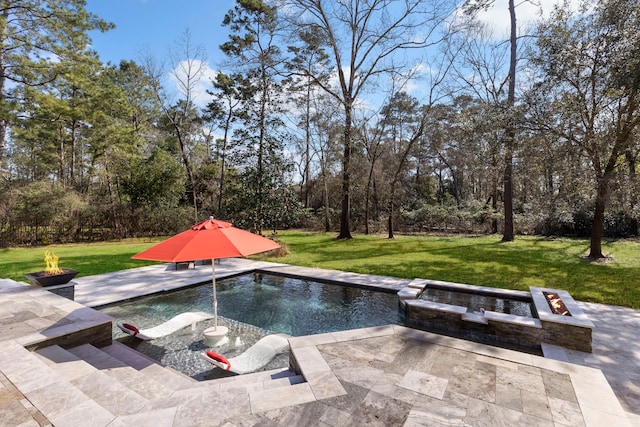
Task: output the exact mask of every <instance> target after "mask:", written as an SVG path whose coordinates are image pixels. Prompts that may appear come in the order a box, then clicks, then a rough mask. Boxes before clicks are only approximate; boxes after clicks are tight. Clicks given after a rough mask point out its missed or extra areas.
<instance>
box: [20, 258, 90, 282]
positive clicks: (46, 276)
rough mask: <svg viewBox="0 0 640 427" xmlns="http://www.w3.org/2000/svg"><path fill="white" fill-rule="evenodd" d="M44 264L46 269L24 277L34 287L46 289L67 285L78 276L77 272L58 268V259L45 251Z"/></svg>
mask: <svg viewBox="0 0 640 427" xmlns="http://www.w3.org/2000/svg"><path fill="white" fill-rule="evenodd" d="M44 262H45V264H46V268H45V269H44V270H43V271H37V272H35V273H27V274H25V275H24V277H26V278H27V279H29V280H31V281H32V282H33V283H34V284H36V285H40V286H43V287H46V286H56V285H64V284H65V283H69V282H70V281H71V279H73V278H74V277H76V275H77V274H78V272H77V271H75V270H71V269H69V268H59V267H58V257H57V256H56V255H54V254H53V253H52V252H50V251H46V252H45V253H44Z"/></svg>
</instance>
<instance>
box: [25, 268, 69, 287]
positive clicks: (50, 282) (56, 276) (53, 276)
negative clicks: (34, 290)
mask: <svg viewBox="0 0 640 427" xmlns="http://www.w3.org/2000/svg"><path fill="white" fill-rule="evenodd" d="M77 275H78V272H77V271H76V270H71V269H68V268H62V269H60V273H47V272H46V271H38V272H35V273H28V274H25V275H24V277H26V278H27V279H29V280H31V281H32V282H33V283H34V284H36V285H40V286H55V285H64V284H65V283H69V282H70V281H71V279H73V278H74V277H76V276H77Z"/></svg>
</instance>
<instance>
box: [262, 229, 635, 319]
mask: <svg viewBox="0 0 640 427" xmlns="http://www.w3.org/2000/svg"><path fill="white" fill-rule="evenodd" d="M280 239H281V240H282V241H283V242H284V243H286V244H287V246H288V248H289V250H290V252H291V254H290V255H289V256H287V257H286V258H279V259H269V260H270V261H276V262H284V263H288V264H295V265H304V266H312V267H319V268H327V269H336V270H346V271H353V272H357V273H364V274H376V275H383V276H393V277H402V278H407V279H413V278H428V279H436V280H444V281H450V282H458V283H468V284H472V285H481V286H492V287H497V288H505V289H518V290H524V291H528V290H529V286H539V287H550V288H557V289H564V290H567V291H569V293H571V295H572V296H573V297H574V298H576V299H578V300H583V301H591V302H600V303H605V304H615V305H623V306H628V307H633V308H640V286H639V285H638V278H639V277H640V244H639V243H636V242H631V241H618V242H612V243H605V244H604V245H603V250H604V252H605V253H607V254H609V255H611V256H612V257H613V260H612V261H611V262H609V263H608V264H594V263H587V262H584V261H583V260H582V257H583V256H584V255H585V254H586V253H587V250H588V247H589V242H588V241H587V240H581V239H547V238H540V237H526V236H518V237H517V238H516V240H515V241H514V242H509V243H502V242H501V241H500V237H499V236H482V237H469V236H446V237H433V236H430V237H408V236H402V237H397V238H396V239H393V240H389V239H385V238H384V237H380V236H356V237H355V238H354V239H352V240H336V239H335V234H321V233H320V234H319V233H313V234H312V233H304V232H284V233H281V234H280Z"/></svg>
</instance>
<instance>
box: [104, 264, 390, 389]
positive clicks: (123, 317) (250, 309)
mask: <svg viewBox="0 0 640 427" xmlns="http://www.w3.org/2000/svg"><path fill="white" fill-rule="evenodd" d="M216 288H217V299H218V317H219V323H221V324H225V325H227V326H228V327H229V334H228V337H229V340H228V342H227V343H225V344H223V345H222V346H221V347H219V348H216V351H217V352H219V353H222V354H225V356H227V357H233V356H235V355H237V354H240V353H242V352H243V351H244V350H246V349H247V348H248V347H249V346H250V345H252V344H253V343H255V342H256V341H258V340H259V339H260V338H261V337H263V336H264V335H267V334H270V333H282V334H287V335H292V336H303V335H311V334H317V333H324V332H336V331H343V330H349V329H356V328H363V327H371V326H381V325H387V324H402V320H401V315H400V313H399V310H398V297H397V295H396V294H395V293H385V292H375V291H370V290H366V289H361V288H355V287H349V286H340V285H334V284H326V283H320V282H316V281H310V280H303V279H298V278H291V277H286V276H275V275H267V274H263V273H251V274H246V275H242V276H237V277H233V278H228V279H223V280H219V281H217V282H216ZM101 311H102V312H104V313H105V314H108V315H110V316H112V317H114V318H115V319H116V320H119V321H123V322H127V323H131V324H134V325H136V326H137V327H138V328H140V329H144V328H148V327H152V326H155V325H158V324H160V323H162V322H164V321H166V320H168V319H170V318H171V317H173V316H175V315H177V314H179V313H183V312H186V311H205V312H213V308H212V287H211V283H210V282H209V283H207V284H203V285H200V286H196V287H192V288H186V289H183V290H180V291H176V292H171V293H167V294H160V295H154V296H150V297H145V298H141V299H139V300H135V301H130V302H126V303H122V304H119V305H116V306H110V307H105V308H102V309H101ZM210 326H213V321H212V320H211V321H204V322H201V323H199V324H198V326H197V327H196V329H195V330H193V331H192V330H191V328H190V327H188V328H185V329H183V330H181V331H179V332H176V333H174V334H171V335H170V336H167V337H163V338H160V339H156V340H153V341H140V340H137V339H132V338H128V337H125V335H124V334H123V333H122V332H121V331H120V330H119V329H117V327H114V337H116V338H118V339H121V340H122V341H123V342H124V343H125V344H127V345H130V346H132V347H134V348H136V349H137V350H138V351H141V352H142V353H145V354H147V355H148V356H150V357H152V358H154V359H155V360H158V361H160V362H161V363H163V364H164V365H167V366H171V367H173V368H174V369H177V370H180V371H181V372H184V373H185V374H187V375H189V376H192V377H194V378H196V379H208V378H214V377H216V376H219V375H222V374H223V371H222V370H220V369H215V370H211V366H210V365H209V364H207V363H206V362H204V361H202V360H200V358H199V353H200V352H201V351H204V350H206V349H207V346H206V345H205V343H204V341H203V340H202V332H203V331H204V329H206V328H208V327H210ZM287 365H288V357H287V355H285V356H284V357H279V358H278V359H276V360H275V361H274V362H272V364H269V365H268V366H267V367H265V369H273V368H277V367H286V366H287Z"/></svg>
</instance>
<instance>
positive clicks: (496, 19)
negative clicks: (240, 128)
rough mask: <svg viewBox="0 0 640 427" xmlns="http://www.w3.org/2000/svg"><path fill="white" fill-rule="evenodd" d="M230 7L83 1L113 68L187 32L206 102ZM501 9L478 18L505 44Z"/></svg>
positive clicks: (231, 0) (546, 1) (531, 9)
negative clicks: (203, 69) (197, 50)
mask: <svg viewBox="0 0 640 427" xmlns="http://www.w3.org/2000/svg"><path fill="white" fill-rule="evenodd" d="M557 1H558V0H539V2H536V3H539V4H541V5H542V6H543V8H544V9H545V11H547V12H548V11H550V10H551V8H552V5H553V4H554V3H557ZM572 1H575V0H572ZM234 4H235V0H182V1H179V0H87V6H86V8H87V10H88V11H90V12H92V13H94V14H96V15H97V16H99V17H100V18H102V19H104V20H106V21H108V22H112V23H114V24H115V25H116V28H115V29H113V30H110V31H108V32H106V33H100V32H92V33H91V38H92V40H93V45H92V47H93V49H94V50H96V51H97V52H98V54H99V56H100V59H101V60H102V61H103V62H105V63H106V62H110V63H112V64H118V63H119V62H120V61H121V60H123V59H125V60H134V61H136V62H138V63H140V60H141V58H142V57H143V56H144V55H146V54H150V55H151V56H152V57H154V58H155V59H156V60H157V61H159V62H162V61H163V60H166V59H167V50H168V49H169V48H170V47H172V45H175V43H176V41H177V40H179V39H180V38H181V36H182V35H183V34H184V32H185V30H189V32H190V34H191V42H192V45H193V46H195V45H199V46H201V47H202V48H203V49H204V51H205V52H206V56H207V59H208V61H207V62H208V64H207V66H208V71H207V73H206V74H205V76H206V77H205V78H204V79H203V80H202V82H201V83H202V87H200V89H199V92H200V93H201V94H202V96H203V97H206V93H205V92H206V88H207V87H208V86H207V85H208V81H209V79H210V78H212V77H213V76H214V75H215V71H214V70H219V69H221V67H222V64H223V61H224V60H225V59H226V58H225V57H224V55H223V54H222V53H221V51H220V49H219V46H220V44H222V43H224V42H226V41H227V39H228V29H227V28H226V27H223V26H222V25H221V24H222V20H223V18H224V15H225V14H226V12H227V11H228V10H229V9H231V8H233V6H234ZM518 4H519V5H518V7H517V12H516V13H517V15H518V23H519V24H520V25H523V24H526V23H530V22H531V21H532V20H533V19H535V18H537V13H536V12H537V8H536V7H535V6H533V5H532V2H520V3H518ZM507 5H508V0H495V2H494V5H493V7H492V8H491V9H490V10H489V11H487V12H486V13H484V14H483V16H482V19H483V20H484V21H485V22H487V23H490V24H491V25H492V26H493V29H494V35H495V36H496V37H497V38H498V39H501V40H504V39H508V29H509V19H508V16H509V15H508V10H507ZM178 53H179V52H178ZM185 59H186V58H185ZM174 65H175V64H174ZM415 87H416V88H418V87H420V86H419V85H415ZM198 98H201V97H200V96H198ZM206 102H207V100H206V99H205V98H202V99H197V100H196V103H197V104H199V105H206Z"/></svg>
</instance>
